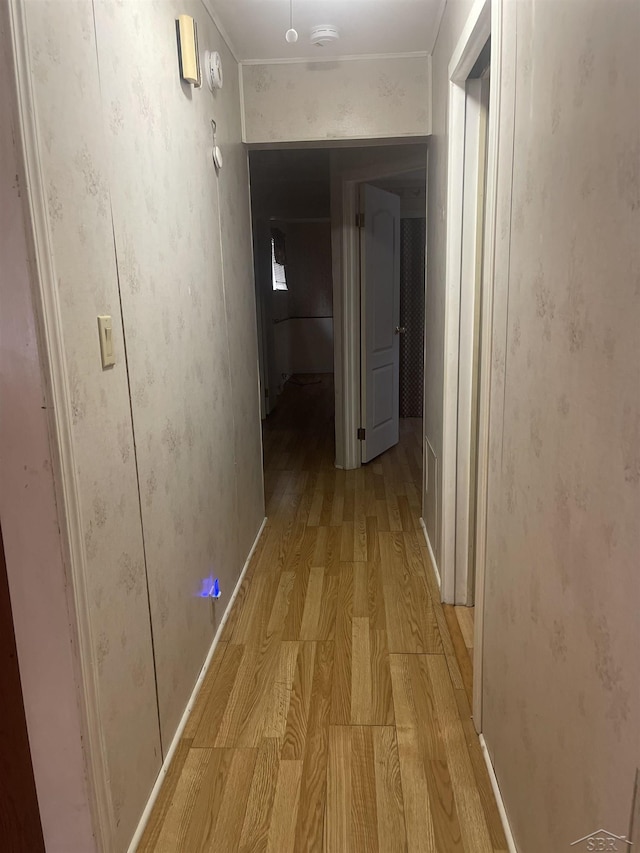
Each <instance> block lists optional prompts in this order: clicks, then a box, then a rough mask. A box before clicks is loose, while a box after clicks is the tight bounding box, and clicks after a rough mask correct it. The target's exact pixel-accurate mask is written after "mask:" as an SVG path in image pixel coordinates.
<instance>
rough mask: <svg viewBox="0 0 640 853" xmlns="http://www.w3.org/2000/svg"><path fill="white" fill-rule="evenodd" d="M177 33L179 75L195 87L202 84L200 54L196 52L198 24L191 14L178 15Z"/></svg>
mask: <svg viewBox="0 0 640 853" xmlns="http://www.w3.org/2000/svg"><path fill="white" fill-rule="evenodd" d="M176 30H177V33H178V57H179V59H180V75H181V77H182V79H183V80H186V82H187V83H191V84H192V85H193V86H195V87H196V88H198V89H199V88H200V86H202V74H201V71H200V54H199V53H198V25H197V24H196V22H195V21H194V19H193V18H192V17H191V15H178V19H177V21H176Z"/></svg>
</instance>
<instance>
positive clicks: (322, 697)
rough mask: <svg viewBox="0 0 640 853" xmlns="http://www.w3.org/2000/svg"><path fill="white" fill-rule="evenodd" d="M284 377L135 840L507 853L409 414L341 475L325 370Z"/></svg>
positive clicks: (415, 426) (177, 852)
mask: <svg viewBox="0 0 640 853" xmlns="http://www.w3.org/2000/svg"><path fill="white" fill-rule="evenodd" d="M294 379H295V381H294V382H290V383H288V384H287V386H286V388H285V392H284V394H283V396H282V399H281V400H280V403H279V405H278V408H277V410H276V411H275V412H274V413H273V414H272V415H271V416H270V417H269V418H268V420H267V421H266V423H265V427H264V462H265V496H266V504H267V513H268V522H267V525H266V527H265V530H264V532H263V534H262V537H261V540H260V542H259V544H258V547H257V548H256V550H255V552H254V555H253V557H252V560H251V563H250V566H249V569H248V571H247V574H246V577H245V582H244V583H243V585H242V587H241V590H240V593H239V595H238V597H237V599H236V602H235V604H234V607H233V610H232V612H231V614H230V617H229V619H228V621H227V623H226V626H225V630H224V632H223V636H222V639H221V642H220V644H219V645H218V648H217V649H216V652H215V654H214V656H213V660H212V663H211V666H210V668H209V671H208V673H207V676H206V678H205V679H204V682H203V685H202V688H201V690H200V694H199V696H198V697H197V700H196V703H195V707H194V711H193V712H192V714H191V716H190V718H189V720H188V722H187V726H186V728H185V733H184V736H183V738H182V739H181V741H180V743H179V745H178V749H177V751H176V753H175V757H174V759H173V762H172V764H171V766H170V768H169V772H168V774H167V776H166V778H165V781H164V783H163V786H162V788H161V790H160V795H159V797H158V799H157V801H156V804H155V806H154V808H153V810H152V814H151V817H150V820H149V822H148V825H147V827H146V830H145V833H144V836H143V839H142V842H141V844H140V846H139V850H140V851H144V853H157V851H163V853H164V851H166V853H169V851H170V853H200V851H208V850H216V851H218V850H220V851H229V853H233V851H242V853H253V851H270V852H271V853H289V851H290V853H308V851H309V852H310V851H329V853H330V852H331V851H336V853H350V851H352V853H360V851H377V853H396V851H398V853H400V851H411V853H413V851H432V853H449V851H451V853H454V852H455V851H466V853H484V851H486V853H497V851H502V850H506V842H505V838H504V833H503V831H502V826H501V823H500V817H499V813H498V810H497V807H496V804H495V800H494V797H493V793H492V789H491V784H490V781H489V778H488V775H487V772H486V768H485V766H484V761H483V758H482V752H481V749H480V745H479V741H478V738H477V735H476V733H475V731H474V728H473V721H472V720H471V715H470V711H469V700H468V697H467V693H466V691H465V688H467V689H469V687H470V684H471V681H470V677H471V672H470V668H469V667H468V666H467V665H466V663H465V662H464V659H463V663H462V665H461V664H460V663H459V662H458V658H459V657H460V655H461V654H462V652H463V651H464V653H465V655H466V660H467V661H470V657H469V648H468V647H469V639H470V637H471V636H472V634H471V627H472V626H471V621H470V617H471V614H470V613H463V614H461V618H462V620H463V630H461V628H460V623H459V621H458V619H457V618H456V614H455V612H454V611H453V610H451V611H448V610H447V609H446V608H444V609H443V607H442V605H441V604H440V602H439V599H438V590H437V586H436V584H435V581H434V577H433V574H432V569H431V566H430V562H429V555H428V552H427V549H426V548H425V547H424V544H423V542H422V538H421V536H422V534H421V530H420V524H419V513H420V503H421V497H420V496H421V460H422V434H421V421H418V420H406V421H401V424H400V443H399V444H398V445H397V446H396V447H394V448H391V450H389V451H387V453H385V454H383V455H382V456H380V457H378V459H375V460H373V461H372V462H371V463H369V464H368V465H366V466H363V468H361V469H359V470H358V471H339V470H336V469H335V467H334V444H333V434H334V424H333V387H332V384H331V382H330V377H328V376H304V377H295V378H294ZM465 641H466V642H465ZM456 654H457V655H458V658H456Z"/></svg>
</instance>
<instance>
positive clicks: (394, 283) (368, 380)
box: [360, 184, 402, 462]
mask: <svg viewBox="0 0 640 853" xmlns="http://www.w3.org/2000/svg"><path fill="white" fill-rule="evenodd" d="M360 209H361V211H362V212H363V213H364V223H363V225H362V227H361V229H360V300H361V323H360V327H361V381H360V387H361V395H362V399H361V422H362V426H363V428H364V435H362V434H361V449H362V461H363V462H369V460H370V459H373V458H374V457H376V456H378V455H379V454H380V453H383V452H384V451H385V450H388V448H389V447H393V445H394V444H397V443H398V418H399V410H400V399H399V381H400V334H401V333H402V330H401V329H400V326H399V323H400V199H399V198H398V196H397V195H394V194H393V193H388V192H384V191H383V190H380V189H377V187H372V186H370V185H369V184H364V186H363V187H362V196H361V208H360Z"/></svg>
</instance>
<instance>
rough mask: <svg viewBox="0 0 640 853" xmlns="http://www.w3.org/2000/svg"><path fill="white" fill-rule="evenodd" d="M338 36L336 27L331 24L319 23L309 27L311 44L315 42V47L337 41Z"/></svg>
mask: <svg viewBox="0 0 640 853" xmlns="http://www.w3.org/2000/svg"><path fill="white" fill-rule="evenodd" d="M339 38H340V32H339V30H338V28H337V27H333V26H331V24H320V25H319V26H317V27H312V28H311V44H315V45H316V47H326V46H327V45H328V44H333V42H334V41H338V39H339Z"/></svg>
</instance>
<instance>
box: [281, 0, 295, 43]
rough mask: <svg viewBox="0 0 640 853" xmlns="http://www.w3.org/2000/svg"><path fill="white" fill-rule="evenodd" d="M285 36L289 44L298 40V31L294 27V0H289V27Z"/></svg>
mask: <svg viewBox="0 0 640 853" xmlns="http://www.w3.org/2000/svg"><path fill="white" fill-rule="evenodd" d="M284 37H285V38H286V40H287V41H288V42H289V44H295V43H296V42H297V41H298V31H297V30H294V29H293V0H289V29H288V30H287V31H286V33H285V34H284Z"/></svg>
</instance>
